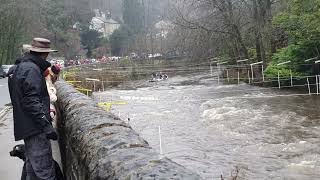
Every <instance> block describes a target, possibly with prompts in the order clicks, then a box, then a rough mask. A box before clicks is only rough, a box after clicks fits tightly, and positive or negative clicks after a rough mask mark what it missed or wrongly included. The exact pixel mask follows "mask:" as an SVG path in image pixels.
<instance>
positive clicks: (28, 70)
mask: <svg viewBox="0 0 320 180" xmlns="http://www.w3.org/2000/svg"><path fill="white" fill-rule="evenodd" d="M18 60H19V61H20V62H18V63H16V65H15V66H13V67H12V68H11V69H10V70H9V73H8V74H9V75H8V77H9V79H8V85H9V92H10V97H11V102H12V105H13V119H14V136H15V140H16V141H18V140H22V139H26V138H28V137H30V136H33V135H36V134H40V133H45V132H46V131H47V130H48V129H51V128H52V126H51V124H50V122H49V119H50V115H49V108H50V98H49V95H48V91H47V86H46V82H45V78H44V76H43V72H44V71H45V70H46V69H47V68H48V67H50V63H49V62H47V61H45V60H43V59H41V58H40V57H38V56H35V55H31V54H28V55H26V56H24V57H23V58H22V59H18Z"/></svg>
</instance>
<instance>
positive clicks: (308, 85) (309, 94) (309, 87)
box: [307, 77, 311, 95]
mask: <svg viewBox="0 0 320 180" xmlns="http://www.w3.org/2000/svg"><path fill="white" fill-rule="evenodd" d="M307 83H308V90H309V95H311V90H310V82H309V77H307Z"/></svg>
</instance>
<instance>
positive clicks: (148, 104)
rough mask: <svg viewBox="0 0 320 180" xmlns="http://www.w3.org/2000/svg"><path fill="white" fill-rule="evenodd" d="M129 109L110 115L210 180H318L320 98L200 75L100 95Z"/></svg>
mask: <svg viewBox="0 0 320 180" xmlns="http://www.w3.org/2000/svg"><path fill="white" fill-rule="evenodd" d="M99 95H102V96H104V97H105V98H107V99H112V100H122V101H123V100H126V101H128V102H129V104H128V105H121V106H114V107H113V108H112V112H114V113H115V114H118V115H120V116H121V118H122V119H127V118H128V117H129V118H130V124H131V125H132V127H133V128H134V129H135V130H136V131H137V132H139V133H140V134H141V135H142V136H143V138H145V139H146V140H147V141H148V142H149V143H150V145H151V146H152V147H154V148H155V149H156V150H158V149H159V137H158V127H159V126H161V130H162V132H161V134H162V142H163V144H162V148H163V153H164V155H165V156H167V157H169V158H171V159H172V160H174V161H176V162H178V163H180V164H182V165H184V166H186V167H187V168H189V169H192V170H195V171H197V172H198V173H199V174H200V175H201V176H202V177H204V178H205V179H219V176H220V174H223V175H225V176H228V175H230V173H231V171H232V170H233V169H234V167H235V166H238V167H239V168H240V175H241V177H242V179H308V180H309V179H319V177H320V148H319V147H320V119H319V114H320V112H319V111H318V107H319V105H320V101H319V97H318V96H290V92H284V91H275V90H270V89H267V88H260V87H253V86H249V85H245V84H242V85H240V86H238V85H222V86H217V84H216V82H214V81H212V80H210V78H209V77H208V78H206V77H202V76H200V75H199V76H194V77H191V78H190V77H175V78H172V79H170V80H168V81H164V82H159V83H156V84H152V83H151V84H148V85H147V86H145V87H143V88H138V89H137V90H111V91H108V92H104V93H100V94H96V97H98V96H99Z"/></svg>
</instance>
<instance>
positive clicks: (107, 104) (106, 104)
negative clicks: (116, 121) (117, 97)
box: [98, 102, 128, 112]
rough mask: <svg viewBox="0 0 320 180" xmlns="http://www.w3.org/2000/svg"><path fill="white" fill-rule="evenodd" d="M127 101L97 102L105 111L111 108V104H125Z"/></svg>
mask: <svg viewBox="0 0 320 180" xmlns="http://www.w3.org/2000/svg"><path fill="white" fill-rule="evenodd" d="M126 104H128V102H100V103H98V106H99V107H104V108H106V111H107V112H109V111H110V110H111V106H112V105H126Z"/></svg>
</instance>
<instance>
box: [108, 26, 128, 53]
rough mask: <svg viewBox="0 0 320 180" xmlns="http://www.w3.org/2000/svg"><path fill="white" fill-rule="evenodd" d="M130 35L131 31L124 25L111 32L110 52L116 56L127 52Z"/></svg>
mask: <svg viewBox="0 0 320 180" xmlns="http://www.w3.org/2000/svg"><path fill="white" fill-rule="evenodd" d="M130 36H131V31H130V30H129V29H128V27H127V26H124V25H123V26H121V27H120V29H118V30H116V31H115V32H113V34H112V35H111V37H110V45H111V53H112V54H113V55H116V56H122V55H123V54H124V53H127V52H126V51H127V50H128V41H129V38H130Z"/></svg>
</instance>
